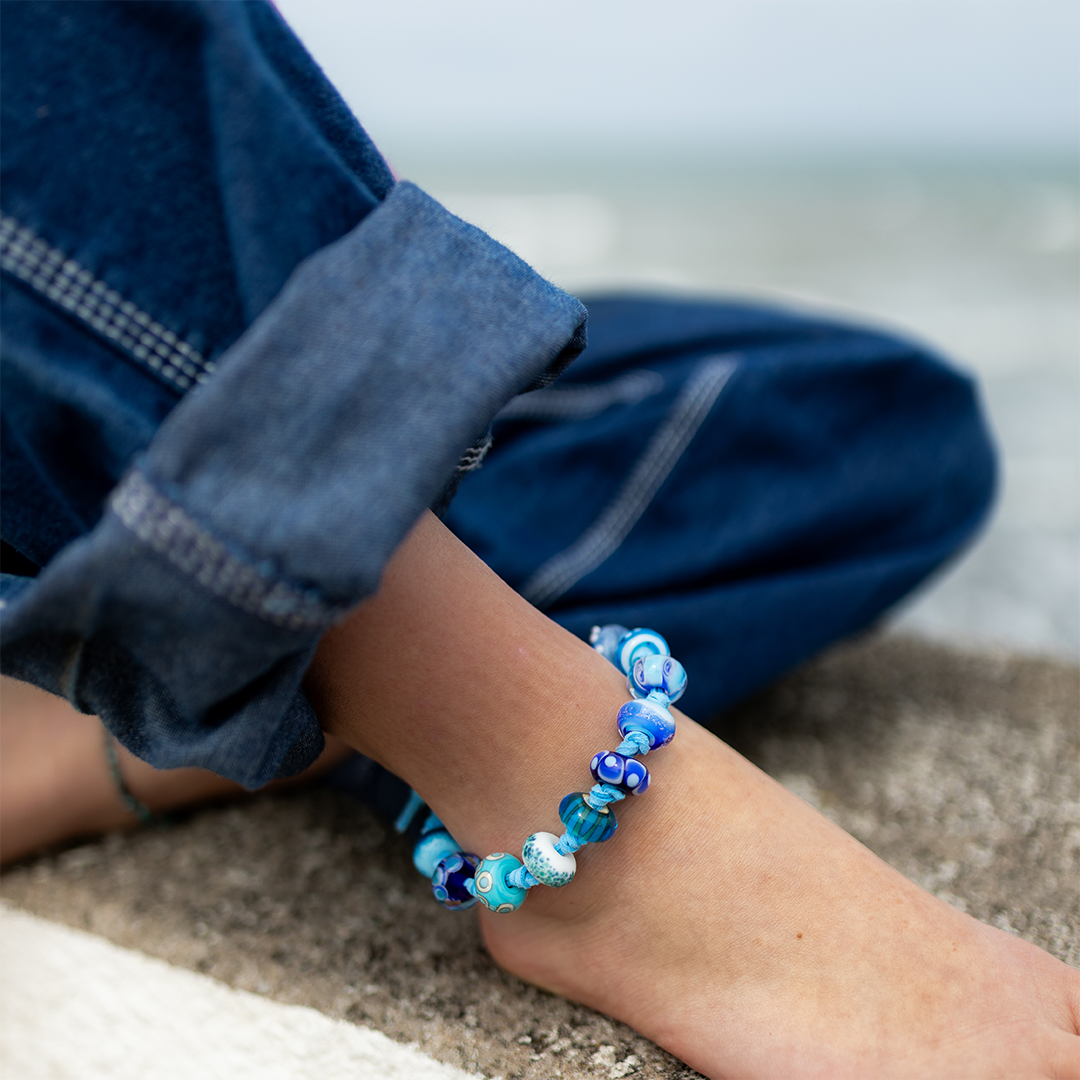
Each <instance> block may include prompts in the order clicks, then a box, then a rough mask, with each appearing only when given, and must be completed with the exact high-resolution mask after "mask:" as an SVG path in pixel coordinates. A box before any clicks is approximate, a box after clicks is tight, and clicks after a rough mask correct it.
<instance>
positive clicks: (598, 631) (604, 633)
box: [589, 623, 630, 665]
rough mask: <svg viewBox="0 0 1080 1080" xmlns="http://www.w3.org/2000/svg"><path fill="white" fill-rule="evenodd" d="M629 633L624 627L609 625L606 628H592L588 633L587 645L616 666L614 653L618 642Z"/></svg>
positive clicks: (616, 661)
mask: <svg viewBox="0 0 1080 1080" xmlns="http://www.w3.org/2000/svg"><path fill="white" fill-rule="evenodd" d="M629 633H630V631H629V630H627V629H626V627H625V626H619V625H618V624H617V623H609V624H608V625H607V626H594V627H593V628H592V630H591V631H590V632H589V644H590V645H591V646H592V647H593V648H594V649H595V650H596V651H597V652H598V653H599V654H600V655H601V656H602V657H603V658H604V659H605V660H607V661H608V662H609V663H612V664H616V665H617V664H618V660H617V659H616V653H617V652H618V649H619V642H620V641H621V640H622V639H623V638H624V637H625V636H626V635H627V634H629Z"/></svg>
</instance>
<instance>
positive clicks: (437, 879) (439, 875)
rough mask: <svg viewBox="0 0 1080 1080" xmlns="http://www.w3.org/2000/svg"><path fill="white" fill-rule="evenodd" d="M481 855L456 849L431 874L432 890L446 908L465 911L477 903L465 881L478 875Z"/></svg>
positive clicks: (440, 861) (441, 860)
mask: <svg viewBox="0 0 1080 1080" xmlns="http://www.w3.org/2000/svg"><path fill="white" fill-rule="evenodd" d="M479 865H480V856H479V855H472V854H470V853H469V852H467V851H455V852H454V853H453V854H452V855H447V856H445V857H444V858H442V859H440V860H439V863H438V865H437V866H436V867H435V873H433V874H432V875H431V891H432V892H433V893H434V894H435V899H436V900H438V901H439V903H440V904H442V906H443V907H444V908H450V909H451V910H452V911H453V910H457V911H464V910H465V908H470V907H472V906H473V904H475V903H476V897H475V896H473V894H472V893H471V892H469V890H468V888H467V887H466V885H465V883H466V882H467V881H468V880H469V879H470V878H472V877H474V876H475V875H476V868H477V867H478V866H479Z"/></svg>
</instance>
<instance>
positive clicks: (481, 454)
mask: <svg viewBox="0 0 1080 1080" xmlns="http://www.w3.org/2000/svg"><path fill="white" fill-rule="evenodd" d="M490 449H491V435H490V433H489V434H487V435H485V436H484V437H483V438H482V439H481V440H480V441H479V442H475V443H473V445H472V446H470V447H469V449H468V450H466V451H465V453H464V454H462V455H461V460H460V461H459V462H458V463H457V465H455V466H454V472H456V473H470V472H473V471H475V470H476V469H479V468H480V466H481V465H482V464H483V463H484V458H486V457H487V452H488V451H489V450H490Z"/></svg>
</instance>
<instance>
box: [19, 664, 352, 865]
mask: <svg viewBox="0 0 1080 1080" xmlns="http://www.w3.org/2000/svg"><path fill="white" fill-rule="evenodd" d="M0 688H2V698H0V821H2V822H3V828H2V830H0V863H7V862H10V861H11V860H13V859H18V858H21V857H22V856H23V855H27V854H29V853H30V852H32V851H36V850H37V849H38V848H41V847H44V846H46V845H48V844H53V843H56V842H58V841H61V840H70V839H74V838H76V837H79V836H94V835H97V834H98V833H103V832H109V831H112V830H114V829H124V828H130V827H131V826H133V825H135V824H137V821H136V818H135V815H134V814H132V813H131V811H130V810H128V809H127V807H125V806H124V804H123V802H121V800H120V796H119V793H118V792H117V789H116V785H115V783H114V781H113V778H112V776H111V775H110V773H109V768H108V765H107V763H106V759H105V753H104V744H103V739H104V729H103V728H102V726H101V722H100V721H99V720H98V719H97V717H94V716H85V715H84V714H82V713H79V712H76V711H75V710H74V709H73V708H72V707H71V706H70V705H69V704H68V703H67V702H66V701H64V700H63V698H58V697H55V696H54V695H52V694H47V693H46V692H45V691H44V690H39V689H38V688H37V687H36V686H31V685H30V684H29V683H24V682H18V681H16V680H15V679H9V678H2V679H0ZM117 753H118V755H119V761H120V770H121V774H122V775H123V777H124V783H125V784H126V785H127V787H128V789H129V790H130V791H131V792H132V794H134V795H135V797H136V798H138V799H139V800H140V801H141V802H143V803H145V804H146V805H147V806H148V807H149V808H150V809H151V810H154V811H159V812H166V811H169V810H178V809H180V808H182V807H186V806H190V805H192V804H194V803H199V802H205V801H208V800H212V799H229V798H240V797H243V796H244V795H245V794H246V793H245V791H244V789H243V788H242V787H241V786H240V785H239V784H234V783H233V782H232V781H231V780H226V779H224V777H221V776H217V775H216V774H215V773H212V772H207V771H206V770H205V769H155V768H154V767H153V766H152V765H147V764H146V762H145V761H140V760H139V759H138V758H137V757H135V756H134V755H132V754H130V753H129V752H128V751H127V750H125V749H124V748H123V747H120V746H118V747H117ZM348 753H349V750H348V748H347V747H346V746H344V745H343V744H342V743H340V742H339V741H338V740H336V739H334V738H333V737H329V738H328V739H327V747H326V749H325V750H324V751H323V754H322V756H321V757H320V758H319V761H318V762H317V763H316V764H315V765H313V766H312V767H311V768H310V769H308V770H307V771H306V772H305V773H302V774H301V775H300V776H299V777H295V778H294V779H293V780H290V781H284V782H283V783H284V784H286V785H288V784H294V783H303V782H304V781H306V780H310V779H313V778H315V777H317V776H319V775H320V774H321V773H323V772H325V771H326V770H327V769H329V768H332V767H333V765H334V764H336V763H337V762H338V761H341V760H342V758H343V757H345V756H346V755H347V754H348Z"/></svg>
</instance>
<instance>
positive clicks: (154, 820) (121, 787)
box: [102, 726, 171, 828]
mask: <svg viewBox="0 0 1080 1080" xmlns="http://www.w3.org/2000/svg"><path fill="white" fill-rule="evenodd" d="M102 730H103V731H104V732H105V760H106V761H107V762H108V765H109V774H110V775H111V776H112V781H113V786H114V787H115V788H116V793H117V795H119V796H120V801H121V802H122V803H123V804H124V806H125V807H126V808H127V809H128V810H130V811H131V813H133V814H134V815H135V816H136V817H137V818H138V819H139V821H141V822H142V823H143V824H144V825H157V826H159V827H161V828H165V827H166V826H168V825H170V824H171V822H170V820H169V818H168V817H167V816H166V815H165V814H157V813H155V812H154V811H153V810H151V809H150V807H149V806H147V805H146V803H144V802H142V801H141V800H139V799H136V798H135V796H134V795H132V794H131V790H130V788H128V786H127V784H126V783H124V774H123V773H122V772H121V771H120V756H119V755H118V754H117V752H116V736H115V735H113V733H112V732H111V731H109V729H108V728H107V727H104V726H102Z"/></svg>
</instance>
